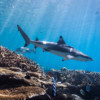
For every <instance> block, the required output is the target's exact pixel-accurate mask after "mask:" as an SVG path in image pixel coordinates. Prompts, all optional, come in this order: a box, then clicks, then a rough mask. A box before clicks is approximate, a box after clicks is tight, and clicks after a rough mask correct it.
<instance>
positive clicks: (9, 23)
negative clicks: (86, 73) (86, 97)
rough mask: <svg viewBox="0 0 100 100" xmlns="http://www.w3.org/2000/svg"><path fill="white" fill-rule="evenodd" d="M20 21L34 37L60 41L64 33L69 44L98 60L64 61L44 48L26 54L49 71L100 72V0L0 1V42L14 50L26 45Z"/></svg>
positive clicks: (24, 28) (29, 34)
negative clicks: (20, 29) (77, 70)
mask: <svg viewBox="0 0 100 100" xmlns="http://www.w3.org/2000/svg"><path fill="white" fill-rule="evenodd" d="M17 24H19V25H20V26H21V27H22V28H23V30H24V31H25V32H26V33H27V34H28V36H29V37H30V38H31V39H33V40H34V39H35V38H36V37H38V38H39V40H45V41H51V42H57V41H58V39H59V36H60V35H62V36H63V37H64V40H65V41H66V44H67V45H70V46H73V47H74V48H76V49H78V50H80V51H82V52H83V53H85V54H87V55H89V56H90V57H92V58H93V59H94V61H92V62H80V61H73V60H68V61H65V62H62V57H59V56H56V55H53V54H51V53H49V52H42V51H43V50H42V49H40V48H37V53H36V54H34V53H30V54H25V55H24V56H27V57H29V58H31V59H33V60H35V61H36V62H37V63H39V64H40V65H41V66H42V67H43V68H44V69H45V70H48V69H51V68H55V69H61V68H62V67H67V68H68V69H82V70H91V71H97V72H100V0H0V44H1V45H3V46H5V47H7V48H9V49H10V50H13V51H14V50H16V49H17V48H18V47H21V46H23V45H24V40H23V38H22V36H21V35H20V33H19V32H18V30H17ZM29 47H30V48H33V47H34V46H33V45H30V46H29Z"/></svg>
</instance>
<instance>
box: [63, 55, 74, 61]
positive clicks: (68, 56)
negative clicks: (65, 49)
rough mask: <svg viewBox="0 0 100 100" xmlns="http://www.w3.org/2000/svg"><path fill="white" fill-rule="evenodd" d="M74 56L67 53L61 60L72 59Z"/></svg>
mask: <svg viewBox="0 0 100 100" xmlns="http://www.w3.org/2000/svg"><path fill="white" fill-rule="evenodd" d="M73 58H74V56H72V55H67V56H66V57H64V59H63V60H62V61H65V60H70V59H73Z"/></svg>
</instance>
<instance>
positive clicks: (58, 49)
mask: <svg viewBox="0 0 100 100" xmlns="http://www.w3.org/2000/svg"><path fill="white" fill-rule="evenodd" d="M17 27H18V31H20V33H21V35H22V36H23V38H24V40H25V45H24V47H27V46H28V45H29V44H33V45H34V46H35V47H34V49H33V50H34V52H36V48H37V47H40V48H42V49H43V52H45V51H48V52H50V53H53V54H55V55H58V56H61V57H63V59H62V61H65V60H70V59H72V60H78V61H83V62H85V61H93V59H92V58H91V57H89V56H87V55H85V54H84V53H82V52H80V51H78V50H76V49H74V48H73V47H71V46H68V45H67V44H66V43H65V41H64V39H63V37H62V36H60V37H59V40H58V42H57V43H54V42H47V41H40V40H39V39H38V38H36V40H31V39H30V38H29V37H28V36H27V35H26V33H25V32H24V31H23V30H22V29H21V27H20V26H19V25H17Z"/></svg>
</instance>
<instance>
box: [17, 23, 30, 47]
mask: <svg viewBox="0 0 100 100" xmlns="http://www.w3.org/2000/svg"><path fill="white" fill-rule="evenodd" d="M17 28H18V31H20V33H21V35H22V37H23V38H24V40H25V45H24V47H27V46H28V45H29V44H30V43H31V39H30V38H29V37H28V36H27V35H26V33H25V32H24V31H23V30H22V29H21V27H20V26H19V25H17Z"/></svg>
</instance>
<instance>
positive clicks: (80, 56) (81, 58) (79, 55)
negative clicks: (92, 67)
mask: <svg viewBox="0 0 100 100" xmlns="http://www.w3.org/2000/svg"><path fill="white" fill-rule="evenodd" d="M73 59H74V60H79V61H83V62H86V61H93V59H92V58H91V57H89V56H87V55H86V54H84V53H82V52H80V51H78V50H74V58H73Z"/></svg>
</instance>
